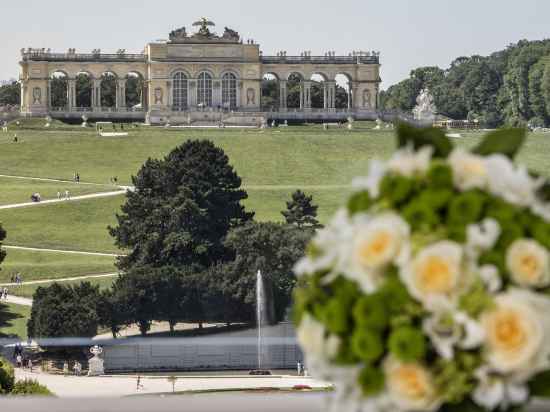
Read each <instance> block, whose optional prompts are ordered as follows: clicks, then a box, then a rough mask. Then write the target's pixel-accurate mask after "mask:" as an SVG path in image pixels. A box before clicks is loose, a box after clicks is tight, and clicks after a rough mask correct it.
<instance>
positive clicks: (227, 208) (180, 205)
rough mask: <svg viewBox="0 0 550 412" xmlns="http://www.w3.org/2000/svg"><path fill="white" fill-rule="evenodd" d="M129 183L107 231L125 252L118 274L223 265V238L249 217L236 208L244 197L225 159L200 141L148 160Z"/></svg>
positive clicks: (222, 154)
mask: <svg viewBox="0 0 550 412" xmlns="http://www.w3.org/2000/svg"><path fill="white" fill-rule="evenodd" d="M133 183H134V186H135V187H136V190H135V191H134V192H128V194H127V200H126V203H125V204H124V206H123V207H122V214H120V215H117V220H118V226H117V227H115V228H110V232H111V235H112V236H113V237H114V238H115V240H116V243H117V245H118V246H119V247H121V248H127V249H130V253H129V254H128V256H127V257H124V258H121V259H120V260H119V262H118V267H119V268H120V269H121V270H128V269H130V268H133V267H134V266H136V267H140V266H144V265H153V266H156V267H160V266H171V265H173V266H181V265H194V264H196V265H201V266H203V267H207V266H209V265H210V264H211V263H212V262H216V261H219V260H226V259H227V251H226V250H225V248H224V246H223V238H224V237H225V236H226V234H227V232H228V231H229V230H230V229H231V228H233V227H236V226H239V225H241V224H242V223H244V222H246V221H248V220H250V219H251V218H252V216H253V214H250V213H246V212H245V211H244V207H243V206H242V205H241V204H240V202H241V200H243V199H246V197H247V194H246V192H245V191H243V190H241V189H240V186H241V179H240V178H239V176H238V175H237V174H236V172H235V171H234V169H233V167H232V166H230V164H229V159H228V157H227V156H226V155H225V153H224V152H223V150H221V149H219V148H217V147H215V146H214V144H212V143H211V142H209V141H206V140H203V141H188V142H186V143H184V144H183V145H181V146H179V147H178V148H176V149H175V150H173V151H172V152H171V153H170V154H169V155H168V156H166V158H164V159H163V160H153V159H149V160H148V161H147V162H146V163H145V165H144V166H143V167H142V168H141V170H140V171H139V173H138V175H137V176H136V177H134V178H133Z"/></svg>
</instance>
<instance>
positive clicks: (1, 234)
mask: <svg viewBox="0 0 550 412" xmlns="http://www.w3.org/2000/svg"><path fill="white" fill-rule="evenodd" d="M6 235H7V233H6V231H5V230H4V229H3V228H2V223H0V263H2V261H3V260H4V259H5V258H6V251H5V250H4V249H2V241H3V240H4V239H5V238H6Z"/></svg>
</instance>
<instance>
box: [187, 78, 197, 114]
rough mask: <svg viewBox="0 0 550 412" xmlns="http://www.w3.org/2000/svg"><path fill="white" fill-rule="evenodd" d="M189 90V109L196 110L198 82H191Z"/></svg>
mask: <svg viewBox="0 0 550 412" xmlns="http://www.w3.org/2000/svg"><path fill="white" fill-rule="evenodd" d="M188 84H189V88H188V89H187V95H188V99H189V109H190V110H196V108H197V81H196V80H190V81H189V83H188Z"/></svg>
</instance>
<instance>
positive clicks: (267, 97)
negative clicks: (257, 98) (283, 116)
mask: <svg viewBox="0 0 550 412" xmlns="http://www.w3.org/2000/svg"><path fill="white" fill-rule="evenodd" d="M262 107H263V108H264V109H265V110H277V109H278V108H279V82H278V81H277V80H276V79H264V80H262Z"/></svg>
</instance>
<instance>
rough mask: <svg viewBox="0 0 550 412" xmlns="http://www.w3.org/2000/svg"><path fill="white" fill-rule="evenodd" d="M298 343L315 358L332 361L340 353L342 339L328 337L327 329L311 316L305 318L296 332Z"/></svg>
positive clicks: (332, 336) (333, 336)
mask: <svg viewBox="0 0 550 412" xmlns="http://www.w3.org/2000/svg"><path fill="white" fill-rule="evenodd" d="M296 337H297V339H298V342H299V343H300V345H301V346H302V348H303V349H304V351H305V352H306V353H307V354H308V356H311V357H313V358H318V359H327V360H328V359H331V358H333V357H334V356H336V354H337V353H338V350H339V348H340V338H339V337H338V336H336V335H329V336H327V331H326V329H325V327H324V326H323V325H322V324H321V323H319V322H317V321H316V320H315V319H314V318H313V317H311V316H310V315H306V316H304V318H303V319H302V321H301V322H300V326H299V327H298V329H297V331H296Z"/></svg>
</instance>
